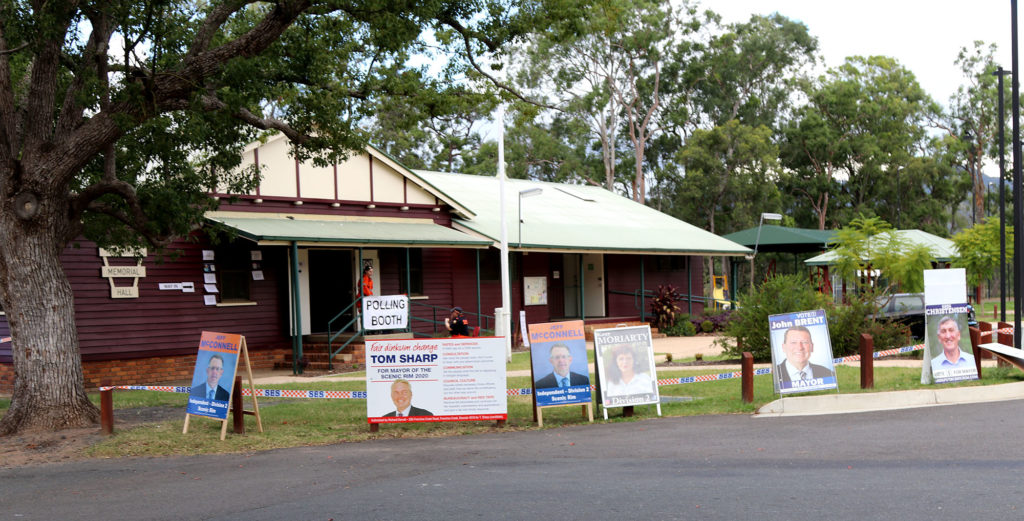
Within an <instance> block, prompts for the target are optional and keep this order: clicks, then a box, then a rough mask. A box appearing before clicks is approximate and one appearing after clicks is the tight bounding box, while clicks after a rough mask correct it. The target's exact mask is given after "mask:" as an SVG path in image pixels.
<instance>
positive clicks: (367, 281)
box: [360, 264, 373, 297]
mask: <svg viewBox="0 0 1024 521" xmlns="http://www.w3.org/2000/svg"><path fill="white" fill-rule="evenodd" d="M360 296H363V297H372V296H373V265H372V264H367V265H366V266H364V267H363V287H362V293H360Z"/></svg>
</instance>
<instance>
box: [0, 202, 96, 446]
mask: <svg viewBox="0 0 1024 521" xmlns="http://www.w3.org/2000/svg"><path fill="white" fill-rule="evenodd" d="M25 193H29V192H21V194H25ZM36 193H38V192H36ZM19 195H20V194H19ZM15 199H17V198H16V197H10V198H7V200H6V201H5V204H3V207H2V209H0V219H3V220H4V222H6V223H8V224H6V225H4V226H2V227H0V295H2V296H3V304H4V310H5V311H6V313H7V320H8V322H9V324H10V327H11V337H12V338H13V342H12V345H11V353H12V357H13V360H14V393H13V394H12V396H11V406H10V409H8V410H7V413H6V414H5V415H4V417H3V419H2V420H0V435H7V434H12V433H16V432H25V431H32V430H60V429H67V428H73V427H84V426H88V425H93V424H95V423H97V422H98V421H99V410H98V409H97V408H96V406H94V405H93V404H92V403H91V402H90V401H89V399H88V396H87V395H86V393H85V382H84V378H83V375H82V360H81V355H80V354H79V351H78V332H77V330H76V328H75V311H74V309H75V308H74V296H73V294H72V291H71V284H70V283H69V282H68V279H67V275H66V274H65V273H64V268H63V265H62V264H61V260H60V254H61V252H62V251H63V249H64V245H65V238H66V237H67V235H68V232H67V229H68V228H67V227H68V224H69V223H67V218H66V215H65V214H64V213H63V212H61V210H62V209H63V210H64V211H66V208H67V206H66V204H60V203H59V202H57V201H53V200H48V199H47V198H46V197H45V196H38V199H39V202H38V204H35V209H34V210H31V209H30V208H31V206H32V204H29V205H25V204H23V205H22V206H21V207H19V208H18V209H15V208H14V206H15V205H14V204H13V203H12V201H13V200H15ZM57 199H59V198H57ZM22 202H23V201H22ZM27 209H28V210H27ZM16 211H17V212H18V213H19V214H21V215H20V216H18V215H15V212H16ZM26 212H27V213H28V214H30V215H26Z"/></svg>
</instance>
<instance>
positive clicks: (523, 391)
mask: <svg viewBox="0 0 1024 521" xmlns="http://www.w3.org/2000/svg"><path fill="white" fill-rule="evenodd" d="M997 332H998V333H1013V328H1003V329H999V330H997V331H982V332H981V334H982V336H988V335H992V334H995V333H997ZM922 349H924V344H916V345H912V346H904V347H897V348H894V349H885V350H882V351H875V352H874V353H873V354H872V358H881V357H883V356H892V355H898V354H901V353H909V352H911V351H920V350H922ZM859 361H860V355H851V356H844V357H842V358H836V359H834V360H833V361H832V362H833V363H834V364H845V363H848V362H859ZM771 373H772V368H771V367H762V368H759V369H754V376H761V375H766V374H771ZM742 376H743V371H733V372H729V373H717V374H702V375H697V376H683V377H680V378H662V379H659V380H658V387H661V386H663V385H680V384H692V383H701V382H714V381H718V380H729V379H731V378H741V377H742ZM111 389H124V390H130V391H161V392H165V393H183V394H188V393H189V391H190V390H191V389H192V388H191V387H186V386H167V385H114V386H110V387H100V390H101V391H109V390H111ZM590 390H591V391H596V390H597V388H596V386H594V385H591V386H590ZM251 394H252V393H251V392H250V390H249V389H242V396H249V395H251ZM505 394H506V395H508V396H530V395H531V394H533V389H532V388H529V387H523V388H519V389H507V390H506V391H505ZM256 396H258V397H260V398H320V399H335V400H336V399H347V400H365V399H366V391H297V390H285V389H256Z"/></svg>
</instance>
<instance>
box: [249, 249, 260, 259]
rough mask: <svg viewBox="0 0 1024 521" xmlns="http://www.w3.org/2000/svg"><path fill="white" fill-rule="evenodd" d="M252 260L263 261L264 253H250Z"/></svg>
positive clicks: (256, 251)
mask: <svg viewBox="0 0 1024 521" xmlns="http://www.w3.org/2000/svg"><path fill="white" fill-rule="evenodd" d="M249 255H250V260H254V261H258V260H263V252H262V251H259V250H252V251H251V252H249Z"/></svg>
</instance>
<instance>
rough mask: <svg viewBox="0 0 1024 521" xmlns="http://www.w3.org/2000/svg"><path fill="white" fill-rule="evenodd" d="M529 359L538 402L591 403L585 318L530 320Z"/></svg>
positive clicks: (542, 403) (540, 403)
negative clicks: (552, 320)
mask: <svg viewBox="0 0 1024 521" xmlns="http://www.w3.org/2000/svg"><path fill="white" fill-rule="evenodd" d="M528 327H529V330H530V361H531V363H532V366H531V367H532V368H533V384H534V385H533V387H534V389H535V394H536V397H537V406H538V407H546V406H549V405H569V404H574V403H590V402H591V396H590V370H589V367H588V365H587V341H586V337H585V336H584V333H583V321H582V320H571V321H567V322H551V323H546V324H530V325H529V326H528Z"/></svg>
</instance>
